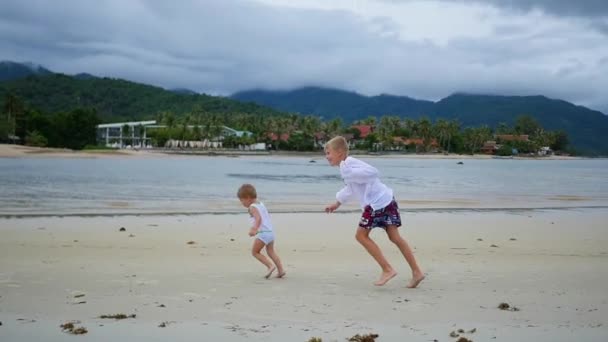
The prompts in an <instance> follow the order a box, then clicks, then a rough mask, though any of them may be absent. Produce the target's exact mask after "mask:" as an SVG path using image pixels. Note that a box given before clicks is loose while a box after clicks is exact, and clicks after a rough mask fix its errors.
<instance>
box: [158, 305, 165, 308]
mask: <svg viewBox="0 0 608 342" xmlns="http://www.w3.org/2000/svg"><path fill="white" fill-rule="evenodd" d="M158 307H159V308H166V306H165V304H161V305H159V306H158Z"/></svg>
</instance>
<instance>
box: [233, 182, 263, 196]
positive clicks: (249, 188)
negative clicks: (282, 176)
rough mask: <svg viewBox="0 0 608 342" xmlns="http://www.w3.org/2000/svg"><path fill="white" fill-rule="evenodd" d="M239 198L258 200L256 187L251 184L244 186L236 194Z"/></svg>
mask: <svg viewBox="0 0 608 342" xmlns="http://www.w3.org/2000/svg"><path fill="white" fill-rule="evenodd" d="M236 195H237V197H238V198H258V193H257V191H255V186H253V185H251V184H243V185H241V187H240V188H239V191H237V193H236Z"/></svg>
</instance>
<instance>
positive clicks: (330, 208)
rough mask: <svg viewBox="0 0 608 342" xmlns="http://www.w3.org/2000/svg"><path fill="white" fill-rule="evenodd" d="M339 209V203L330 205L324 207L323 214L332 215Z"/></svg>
mask: <svg viewBox="0 0 608 342" xmlns="http://www.w3.org/2000/svg"><path fill="white" fill-rule="evenodd" d="M339 207H340V202H336V203H332V204H330V205H328V206H327V207H325V212H326V213H333V212H334V211H336V210H337V209H338V208H339Z"/></svg>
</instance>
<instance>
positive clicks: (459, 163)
mask: <svg viewBox="0 0 608 342" xmlns="http://www.w3.org/2000/svg"><path fill="white" fill-rule="evenodd" d="M456 164H458V165H464V163H463V162H461V161H459V162H458V163H456Z"/></svg>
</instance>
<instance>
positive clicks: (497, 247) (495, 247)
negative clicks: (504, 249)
mask: <svg viewBox="0 0 608 342" xmlns="http://www.w3.org/2000/svg"><path fill="white" fill-rule="evenodd" d="M490 247H494V248H498V246H496V245H490Z"/></svg>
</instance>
